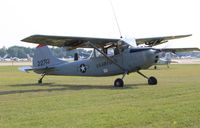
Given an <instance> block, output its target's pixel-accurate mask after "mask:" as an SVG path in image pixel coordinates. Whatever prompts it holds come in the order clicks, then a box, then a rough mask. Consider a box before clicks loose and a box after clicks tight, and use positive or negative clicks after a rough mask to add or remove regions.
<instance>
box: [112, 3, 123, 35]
mask: <svg viewBox="0 0 200 128" xmlns="http://www.w3.org/2000/svg"><path fill="white" fill-rule="evenodd" d="M109 1H110V5H111V7H112V12H113V15H114V18H115V22H116V24H117V28H118V31H119V35H120V38H123V37H122V33H121V30H120V26H119V23H118V20H117V15H116V13H115V9H114V6H113V3H112V0H109Z"/></svg>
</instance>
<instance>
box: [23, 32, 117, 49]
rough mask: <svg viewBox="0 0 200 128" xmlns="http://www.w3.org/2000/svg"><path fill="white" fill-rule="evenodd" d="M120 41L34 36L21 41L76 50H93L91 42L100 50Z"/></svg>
mask: <svg viewBox="0 0 200 128" xmlns="http://www.w3.org/2000/svg"><path fill="white" fill-rule="evenodd" d="M119 40H120V39H109V38H91V37H71V36H48V35H32V36H30V37H27V38H25V39H23V40H21V41H24V42H29V43H36V44H43V45H51V46H58V47H68V48H69V49H75V48H91V46H90V45H89V44H88V43H89V42H90V43H93V44H95V45H96V47H98V48H104V47H106V46H111V45H113V44H114V43H117V42H118V41H119Z"/></svg>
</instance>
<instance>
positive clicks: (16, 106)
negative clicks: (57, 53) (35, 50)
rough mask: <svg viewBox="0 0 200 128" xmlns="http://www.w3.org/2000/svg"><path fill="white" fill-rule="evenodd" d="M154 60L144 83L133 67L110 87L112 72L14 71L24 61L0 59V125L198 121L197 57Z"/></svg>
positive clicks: (178, 124)
mask: <svg viewBox="0 0 200 128" xmlns="http://www.w3.org/2000/svg"><path fill="white" fill-rule="evenodd" d="M182 62H184V63H182V64H179V63H178V64H171V65H170V68H166V66H165V65H161V66H158V67H159V68H158V70H154V69H153V68H150V69H149V70H143V71H142V72H143V73H145V74H146V75H148V76H152V75H153V76H155V77H157V79H158V85H155V86H149V85H148V84H147V82H146V80H145V79H144V78H143V77H141V76H139V75H138V74H136V73H132V74H130V75H128V76H126V77H125V79H124V81H125V87H124V88H114V87H113V81H114V80H115V79H116V78H118V77H121V76H113V77H71V76H46V77H45V78H44V81H43V82H44V84H43V86H41V85H38V84H37V80H38V78H39V76H38V75H37V74H34V73H32V72H30V73H23V72H20V71H18V67H19V66H20V65H30V64H31V63H30V62H26V63H24V62H23V63H1V66H0V128H13V127H14V128H27V127H28V128H31V127H37V128H43V127H44V128H46V127H50V128H58V127H66V128H112V127H113V128H121V127H123V128H133V127H136V128H156V127H157V128H160V127H164V128H172V127H174V128H184V127H192V128H199V127H200V107H199V106H200V65H199V64H198V63H200V60H195V62H197V63H195V64H191V60H188V61H187V62H189V63H187V64H185V63H186V60H185V61H182Z"/></svg>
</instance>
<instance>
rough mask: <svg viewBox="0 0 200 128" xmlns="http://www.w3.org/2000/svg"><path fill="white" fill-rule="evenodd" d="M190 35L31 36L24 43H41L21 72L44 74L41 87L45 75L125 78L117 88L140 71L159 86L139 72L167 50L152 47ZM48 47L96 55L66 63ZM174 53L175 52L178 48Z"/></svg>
mask: <svg viewBox="0 0 200 128" xmlns="http://www.w3.org/2000/svg"><path fill="white" fill-rule="evenodd" d="M188 36H191V35H178V36H166V37H153V38H139V39H133V38H113V39H111V38H92V37H71V36H51V35H32V36H30V37H27V38H25V39H23V40H21V41H23V42H28V43H36V44H39V45H38V46H37V47H36V49H35V52H34V57H33V65H32V66H29V67H21V68H20V70H21V71H24V72H29V71H31V70H32V71H34V72H35V73H38V74H41V78H40V79H39V80H38V83H39V84H42V80H43V78H44V76H46V75H63V76H94V77H105V76H114V75H120V74H121V75H122V77H121V78H117V79H116V80H115V81H114V87H123V86H124V81H123V79H124V77H125V76H126V75H128V74H130V73H132V72H137V73H138V74H139V75H141V76H142V77H144V78H145V79H147V81H148V84H149V85H156V84H157V79H156V78H155V77H153V76H150V77H148V76H146V75H144V74H143V73H141V72H140V70H142V69H148V68H149V67H151V66H152V65H154V64H155V63H157V61H158V59H159V56H158V54H159V53H160V52H162V51H165V49H164V48H163V49H158V48H153V47H152V46H155V45H158V44H162V43H165V42H167V41H169V40H172V39H179V38H184V37H188ZM140 44H145V45H148V47H138V45H140ZM47 45H51V46H57V47H65V48H66V49H67V50H72V49H76V48H92V49H93V52H92V54H91V56H90V57H89V58H88V59H83V60H78V61H74V62H67V61H63V60H60V59H58V58H56V57H55V56H53V54H52V53H51V51H50V49H49V48H48V46H47ZM193 49H195V50H196V49H197V48H190V50H193ZM166 50H167V51H169V50H170V49H166ZM172 50H173V51H175V50H176V49H172ZM108 53H109V54H108ZM111 53H112V54H111Z"/></svg>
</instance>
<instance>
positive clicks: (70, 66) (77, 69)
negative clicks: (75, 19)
mask: <svg viewBox="0 0 200 128" xmlns="http://www.w3.org/2000/svg"><path fill="white" fill-rule="evenodd" d="M110 58H111V59H112V60H113V61H114V62H116V63H117V64H119V65H120V66H122V67H123V68H124V69H125V70H126V71H127V72H128V73H131V72H135V71H138V70H140V69H147V68H149V67H150V66H152V65H154V64H155V63H156V61H157V60H158V56H157V51H156V50H155V49H152V48H135V49H134V48H131V49H126V50H124V51H123V52H122V53H120V54H118V55H114V56H111V57H110ZM37 73H41V72H37ZM123 73H124V70H122V69H120V68H119V67H118V66H117V65H116V64H114V63H113V62H111V61H110V60H108V59H106V58H105V57H103V56H102V57H92V58H90V59H86V60H79V61H75V62H70V63H67V62H66V63H62V64H60V65H57V66H56V67H55V68H54V69H52V70H49V71H48V72H46V75H66V76H112V75H118V74H123Z"/></svg>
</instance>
